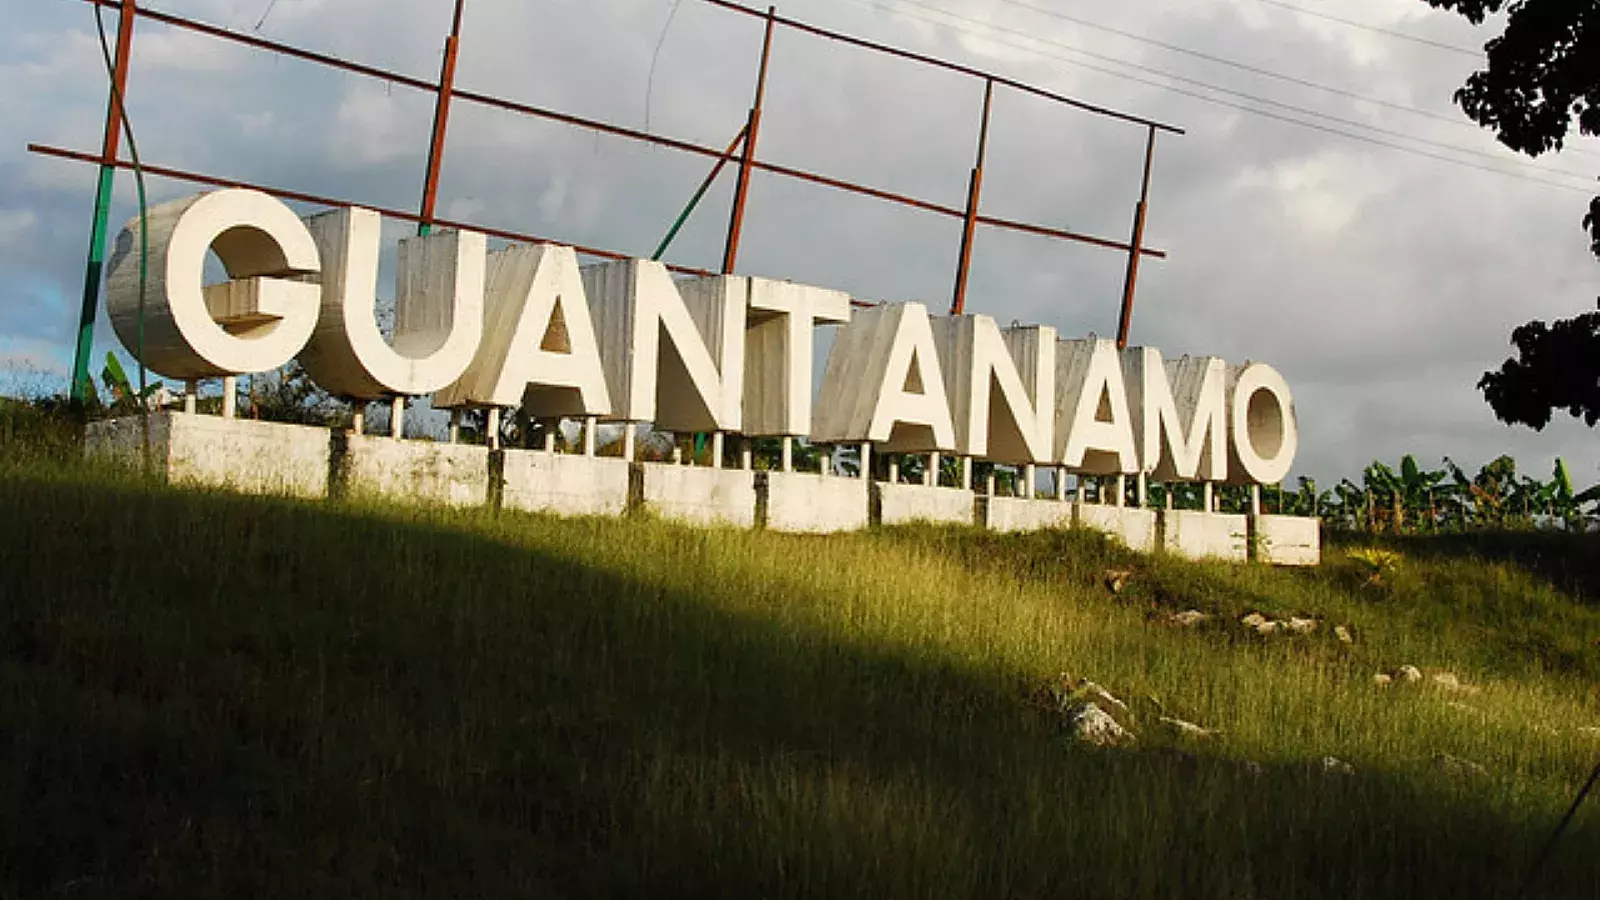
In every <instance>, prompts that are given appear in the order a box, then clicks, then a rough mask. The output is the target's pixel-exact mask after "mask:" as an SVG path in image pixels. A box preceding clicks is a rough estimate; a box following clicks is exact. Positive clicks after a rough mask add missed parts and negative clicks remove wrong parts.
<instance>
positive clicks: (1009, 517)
mask: <svg viewBox="0 0 1600 900" xmlns="http://www.w3.org/2000/svg"><path fill="white" fill-rule="evenodd" d="M983 505H984V506H985V507H986V508H987V513H986V515H985V517H984V518H985V521H984V522H983V523H982V524H983V526H984V527H985V528H988V529H989V530H990V531H1007V532H1015V531H1043V530H1045V529H1048V528H1071V527H1072V504H1071V503H1065V502H1062V501H1060V500H1023V499H1022V498H1020V497H990V498H988V501H987V503H985V504H983Z"/></svg>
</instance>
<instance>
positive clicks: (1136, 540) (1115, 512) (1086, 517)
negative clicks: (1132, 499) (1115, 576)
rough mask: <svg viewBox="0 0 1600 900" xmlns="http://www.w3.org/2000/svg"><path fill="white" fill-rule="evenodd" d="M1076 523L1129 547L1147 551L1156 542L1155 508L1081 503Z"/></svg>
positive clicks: (1152, 547) (1151, 548)
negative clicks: (1100, 532)
mask: <svg viewBox="0 0 1600 900" xmlns="http://www.w3.org/2000/svg"><path fill="white" fill-rule="evenodd" d="M1077 506H1078V513H1077V519H1076V521H1077V524H1078V525H1079V526H1080V527H1083V528H1092V529H1094V530H1095V531H1103V532H1105V533H1106V534H1109V535H1111V536H1112V537H1114V538H1116V539H1118V540H1120V541H1122V542H1123V543H1124V544H1127V545H1128V547H1129V548H1130V549H1133V550H1138V551H1140V552H1144V553H1148V552H1149V551H1151V550H1154V549H1155V546H1156V511H1155V510H1153V509H1138V508H1135V507H1132V506H1104V505H1101V504H1099V503H1080V504H1078V505H1077Z"/></svg>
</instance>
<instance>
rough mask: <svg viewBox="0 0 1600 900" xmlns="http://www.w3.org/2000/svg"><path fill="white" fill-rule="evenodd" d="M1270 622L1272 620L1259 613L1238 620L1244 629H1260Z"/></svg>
mask: <svg viewBox="0 0 1600 900" xmlns="http://www.w3.org/2000/svg"><path fill="white" fill-rule="evenodd" d="M1270 621H1272V620H1271V619H1268V618H1267V617H1266V616H1263V615H1262V614H1261V613H1258V612H1253V613H1251V614H1249V615H1247V616H1245V617H1244V618H1242V619H1240V620H1239V624H1240V625H1243V626H1244V627H1246V628H1260V627H1261V626H1262V625H1265V624H1266V623H1268V622H1270Z"/></svg>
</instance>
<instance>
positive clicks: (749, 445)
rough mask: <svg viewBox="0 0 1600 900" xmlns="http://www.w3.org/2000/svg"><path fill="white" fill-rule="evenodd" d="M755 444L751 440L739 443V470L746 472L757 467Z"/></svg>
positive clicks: (747, 439) (746, 439)
mask: <svg viewBox="0 0 1600 900" xmlns="http://www.w3.org/2000/svg"><path fill="white" fill-rule="evenodd" d="M754 447H755V444H754V442H753V441H752V440H751V439H750V438H745V439H743V440H742V441H740V442H739V468H741V469H744V470H745V471H746V472H748V471H750V470H751V469H754V468H755V467H756V453H755V449H754Z"/></svg>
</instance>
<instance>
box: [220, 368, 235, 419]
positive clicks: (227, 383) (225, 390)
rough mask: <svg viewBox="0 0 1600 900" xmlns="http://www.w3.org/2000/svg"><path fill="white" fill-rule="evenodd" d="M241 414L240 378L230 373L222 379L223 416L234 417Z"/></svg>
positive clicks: (226, 417) (225, 417)
mask: <svg viewBox="0 0 1600 900" xmlns="http://www.w3.org/2000/svg"><path fill="white" fill-rule="evenodd" d="M238 414H239V379H238V378H237V377H236V376H233V375H229V376H227V377H225V378H223V379H222V417H223V418H224V419H232V418H234V417H235V416H237V415H238Z"/></svg>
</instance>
